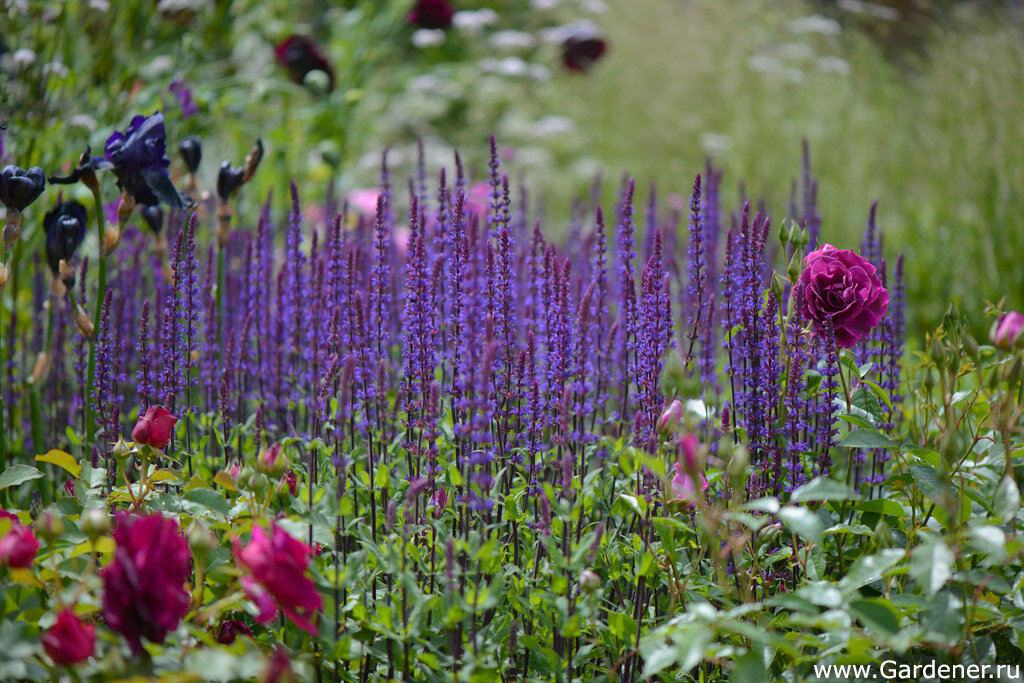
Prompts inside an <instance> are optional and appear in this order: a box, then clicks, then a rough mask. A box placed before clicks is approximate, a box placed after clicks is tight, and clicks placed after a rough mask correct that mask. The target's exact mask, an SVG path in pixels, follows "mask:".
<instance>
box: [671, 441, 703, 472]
mask: <svg viewBox="0 0 1024 683" xmlns="http://www.w3.org/2000/svg"><path fill="white" fill-rule="evenodd" d="M676 445H677V446H678V447H679V454H680V455H681V456H682V458H683V467H684V468H685V469H686V470H687V471H688V472H696V471H697V470H700V469H702V463H701V459H700V451H699V450H698V449H699V448H700V441H699V440H698V439H697V435H696V434H686V435H685V436H683V437H682V438H680V439H679V440H678V441H677V442H676Z"/></svg>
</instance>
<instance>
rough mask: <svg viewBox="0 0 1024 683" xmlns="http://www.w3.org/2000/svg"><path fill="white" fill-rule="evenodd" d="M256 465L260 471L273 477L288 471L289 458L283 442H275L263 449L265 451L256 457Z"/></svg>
mask: <svg viewBox="0 0 1024 683" xmlns="http://www.w3.org/2000/svg"><path fill="white" fill-rule="evenodd" d="M256 467H257V468H258V469H259V471H260V472H264V473H266V474H269V475H270V476H272V477H275V478H277V477H280V476H281V475H282V474H284V473H285V472H287V471H288V458H287V456H285V454H284V449H283V448H282V447H281V444H279V443H275V444H273V445H272V446H269V447H267V448H265V449H263V452H262V453H260V454H259V456H257V458H256Z"/></svg>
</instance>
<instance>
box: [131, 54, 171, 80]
mask: <svg viewBox="0 0 1024 683" xmlns="http://www.w3.org/2000/svg"><path fill="white" fill-rule="evenodd" d="M172 69H174V60H173V59H171V57H170V56H169V55H160V56H158V57H154V58H153V59H151V60H149V62H148V63H146V64H143V65H142V67H141V68H140V69H139V74H140V75H141V76H142V77H143V78H144V79H146V80H147V81H152V80H156V79H158V78H160V77H161V76H164V75H166V74H169V73H170V72H171V70H172Z"/></svg>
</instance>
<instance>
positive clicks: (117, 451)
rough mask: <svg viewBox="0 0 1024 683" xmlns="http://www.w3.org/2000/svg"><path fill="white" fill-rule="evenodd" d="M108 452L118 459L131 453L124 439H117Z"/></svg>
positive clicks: (122, 458)
mask: <svg viewBox="0 0 1024 683" xmlns="http://www.w3.org/2000/svg"><path fill="white" fill-rule="evenodd" d="M110 453H111V455H113V456H114V459H115V460H118V461H120V460H124V459H125V458H127V457H128V456H129V455H131V453H132V449H131V446H129V445H128V443H127V442H126V441H125V440H124V439H118V440H117V443H115V444H114V447H113V448H112V449H111V451H110Z"/></svg>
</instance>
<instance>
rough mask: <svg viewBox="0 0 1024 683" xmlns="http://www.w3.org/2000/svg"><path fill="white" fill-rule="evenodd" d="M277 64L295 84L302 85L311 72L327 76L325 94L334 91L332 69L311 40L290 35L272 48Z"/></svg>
mask: <svg viewBox="0 0 1024 683" xmlns="http://www.w3.org/2000/svg"><path fill="white" fill-rule="evenodd" d="M274 55H275V56H276V57H277V61H278V63H280V64H281V66H283V67H284V68H285V69H286V70H287V71H288V75H289V76H290V77H291V79H292V80H293V81H295V82H296V83H300V84H301V83H303V82H304V81H305V80H306V76H307V75H309V73H310V72H312V71H322V72H323V73H324V74H326V75H327V92H330V91H332V90H334V69H332V68H331V63H330V62H329V61H328V60H327V55H326V54H325V53H324V51H323V49H322V48H321V47H320V46H319V45H317V44H316V42H315V41H313V39H312V38H308V37H306V36H300V35H291V36H288V37H287V38H285V39H284V40H282V41H281V42H280V43H278V44H277V45H276V46H275V47H274Z"/></svg>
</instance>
